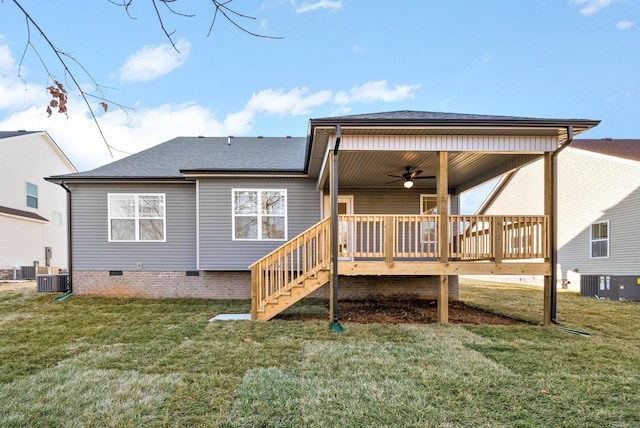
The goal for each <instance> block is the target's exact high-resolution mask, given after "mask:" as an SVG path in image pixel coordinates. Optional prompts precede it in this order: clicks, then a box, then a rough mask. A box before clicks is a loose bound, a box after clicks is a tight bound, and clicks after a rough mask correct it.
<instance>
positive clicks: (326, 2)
mask: <svg viewBox="0 0 640 428" xmlns="http://www.w3.org/2000/svg"><path fill="white" fill-rule="evenodd" d="M318 9H336V10H337V9H342V0H335V1H332V0H319V1H317V2H315V3H310V2H308V1H305V2H304V3H302V5H301V6H299V7H298V8H297V9H296V13H306V12H312V11H314V10H318Z"/></svg>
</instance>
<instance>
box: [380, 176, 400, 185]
mask: <svg viewBox="0 0 640 428" xmlns="http://www.w3.org/2000/svg"><path fill="white" fill-rule="evenodd" d="M391 177H393V176H391ZM398 181H404V178H400V180H393V181H389V182H387V183H384V184H391V183H397V182H398Z"/></svg>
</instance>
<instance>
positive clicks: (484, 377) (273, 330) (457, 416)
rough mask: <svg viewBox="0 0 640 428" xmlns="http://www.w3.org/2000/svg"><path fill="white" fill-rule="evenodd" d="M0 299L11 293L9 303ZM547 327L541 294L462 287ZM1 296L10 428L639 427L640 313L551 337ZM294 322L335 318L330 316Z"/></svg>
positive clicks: (577, 324) (1, 422)
mask: <svg viewBox="0 0 640 428" xmlns="http://www.w3.org/2000/svg"><path fill="white" fill-rule="evenodd" d="M0 290H1V288H0ZM460 293H461V297H462V299H463V300H464V301H466V302H468V303H469V304H472V305H475V306H478V307H482V308H488V309H490V310H492V311H494V312H498V313H501V314H505V315H509V316H512V317H517V318H520V319H524V320H528V321H532V322H540V321H541V319H542V290H541V289H540V288H537V287H527V286H519V285H506V284H502V285H494V284H490V283H482V282H469V281H463V282H462V284H461V289H460ZM55 296H56V295H55V294H49V293H36V292H35V291H33V290H17V291H0V426H2V427H25V426H37V427H48V426H50V427H92V426H117V427H139V426H144V427H194V426H198V427H200V426H203V427H207V426H214V427H217V426H221V427H287V426H289V427H301V426H310V427H311V426H314V427H315V426H317V427H324V426H326V427H334V426H343V427H364V426H367V427H396V426H402V427H411V426H416V427H425V426H426V427H429V426H439V427H440V426H450V427H453V426H465V427H466V426H473V427H476V426H509V427H519V426H521V427H531V426H541V427H548V426H567V427H574V426H575V427H599V426H614V427H636V426H639V425H640V399H639V398H638V397H639V394H638V391H639V390H640V352H638V344H639V343H640V304H639V303H633V302H610V301H603V300H595V299H587V298H581V297H579V296H578V295H577V294H576V293H570V292H563V291H561V292H560V293H559V295H558V320H559V321H560V322H561V323H562V325H563V326H565V327H569V328H572V329H576V330H581V331H586V332H588V333H590V334H591V336H589V337H584V336H579V335H575V334H570V333H567V332H566V331H562V330H559V329H555V328H545V327H541V326H539V325H521V326H470V325H469V326H465V325H435V324H432V325H384V324H367V325H362V324H350V323H346V324H344V327H345V331H344V332H343V333H334V332H331V331H329V329H328V317H327V320H326V321H304V322H302V321H282V320H275V321H270V322H267V323H258V322H249V321H232V322H212V323H209V322H208V319H209V318H211V317H212V316H214V315H216V314H218V313H242V312H247V311H248V310H249V302H246V301H243V302H231V301H222V302H219V301H206V300H138V299H101V298H80V297H75V296H74V297H71V298H69V299H66V300H64V301H62V302H57V301H54V300H53V297H55ZM301 303H303V304H301V305H300V304H299V305H296V306H294V307H293V308H291V309H290V311H300V312H303V313H326V309H325V308H324V306H323V304H322V303H323V302H321V301H303V302H301Z"/></svg>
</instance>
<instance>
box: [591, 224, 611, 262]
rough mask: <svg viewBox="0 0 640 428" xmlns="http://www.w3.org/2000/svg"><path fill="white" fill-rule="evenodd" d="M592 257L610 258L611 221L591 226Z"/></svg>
mask: <svg viewBox="0 0 640 428" xmlns="http://www.w3.org/2000/svg"><path fill="white" fill-rule="evenodd" d="M591 257H592V258H607V257H609V221H608V220H607V221H603V222H600V223H593V224H592V225H591Z"/></svg>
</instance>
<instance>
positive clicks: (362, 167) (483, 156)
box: [325, 151, 540, 193]
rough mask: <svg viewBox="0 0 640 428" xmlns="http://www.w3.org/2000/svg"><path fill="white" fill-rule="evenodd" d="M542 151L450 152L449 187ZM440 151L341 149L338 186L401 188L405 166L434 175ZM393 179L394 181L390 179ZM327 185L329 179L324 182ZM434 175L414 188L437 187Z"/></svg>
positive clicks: (484, 177)
mask: <svg viewBox="0 0 640 428" xmlns="http://www.w3.org/2000/svg"><path fill="white" fill-rule="evenodd" d="M538 156H540V155H534V154H496V153H469V152H458V153H450V154H449V188H453V189H454V191H455V192H456V193H459V192H462V191H464V190H467V189H470V188H472V187H474V186H476V185H478V184H481V183H483V182H485V181H488V180H490V179H492V178H494V177H497V176H500V175H502V174H504V173H506V172H508V171H510V170H512V169H513V168H515V167H518V166H521V165H524V164H526V163H528V162H531V161H532V160H534V159H535V158H537V157H538ZM437 162H438V155H437V153H436V152H399V151H378V152H361V151H358V152H354V151H339V152H338V180H339V186H340V187H343V188H346V187H353V188H379V189H396V188H397V189H399V190H404V188H403V187H402V185H403V181H404V180H402V179H397V178H393V177H390V175H399V176H401V175H402V174H403V173H404V172H406V167H411V168H412V170H422V171H423V173H422V174H420V175H421V176H435V175H436V171H437V165H438V164H437ZM394 180H400V181H395V182H393V183H391V182H392V181H394ZM325 185H328V183H325ZM435 186H436V180H435V179H417V180H415V181H414V189H435Z"/></svg>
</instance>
